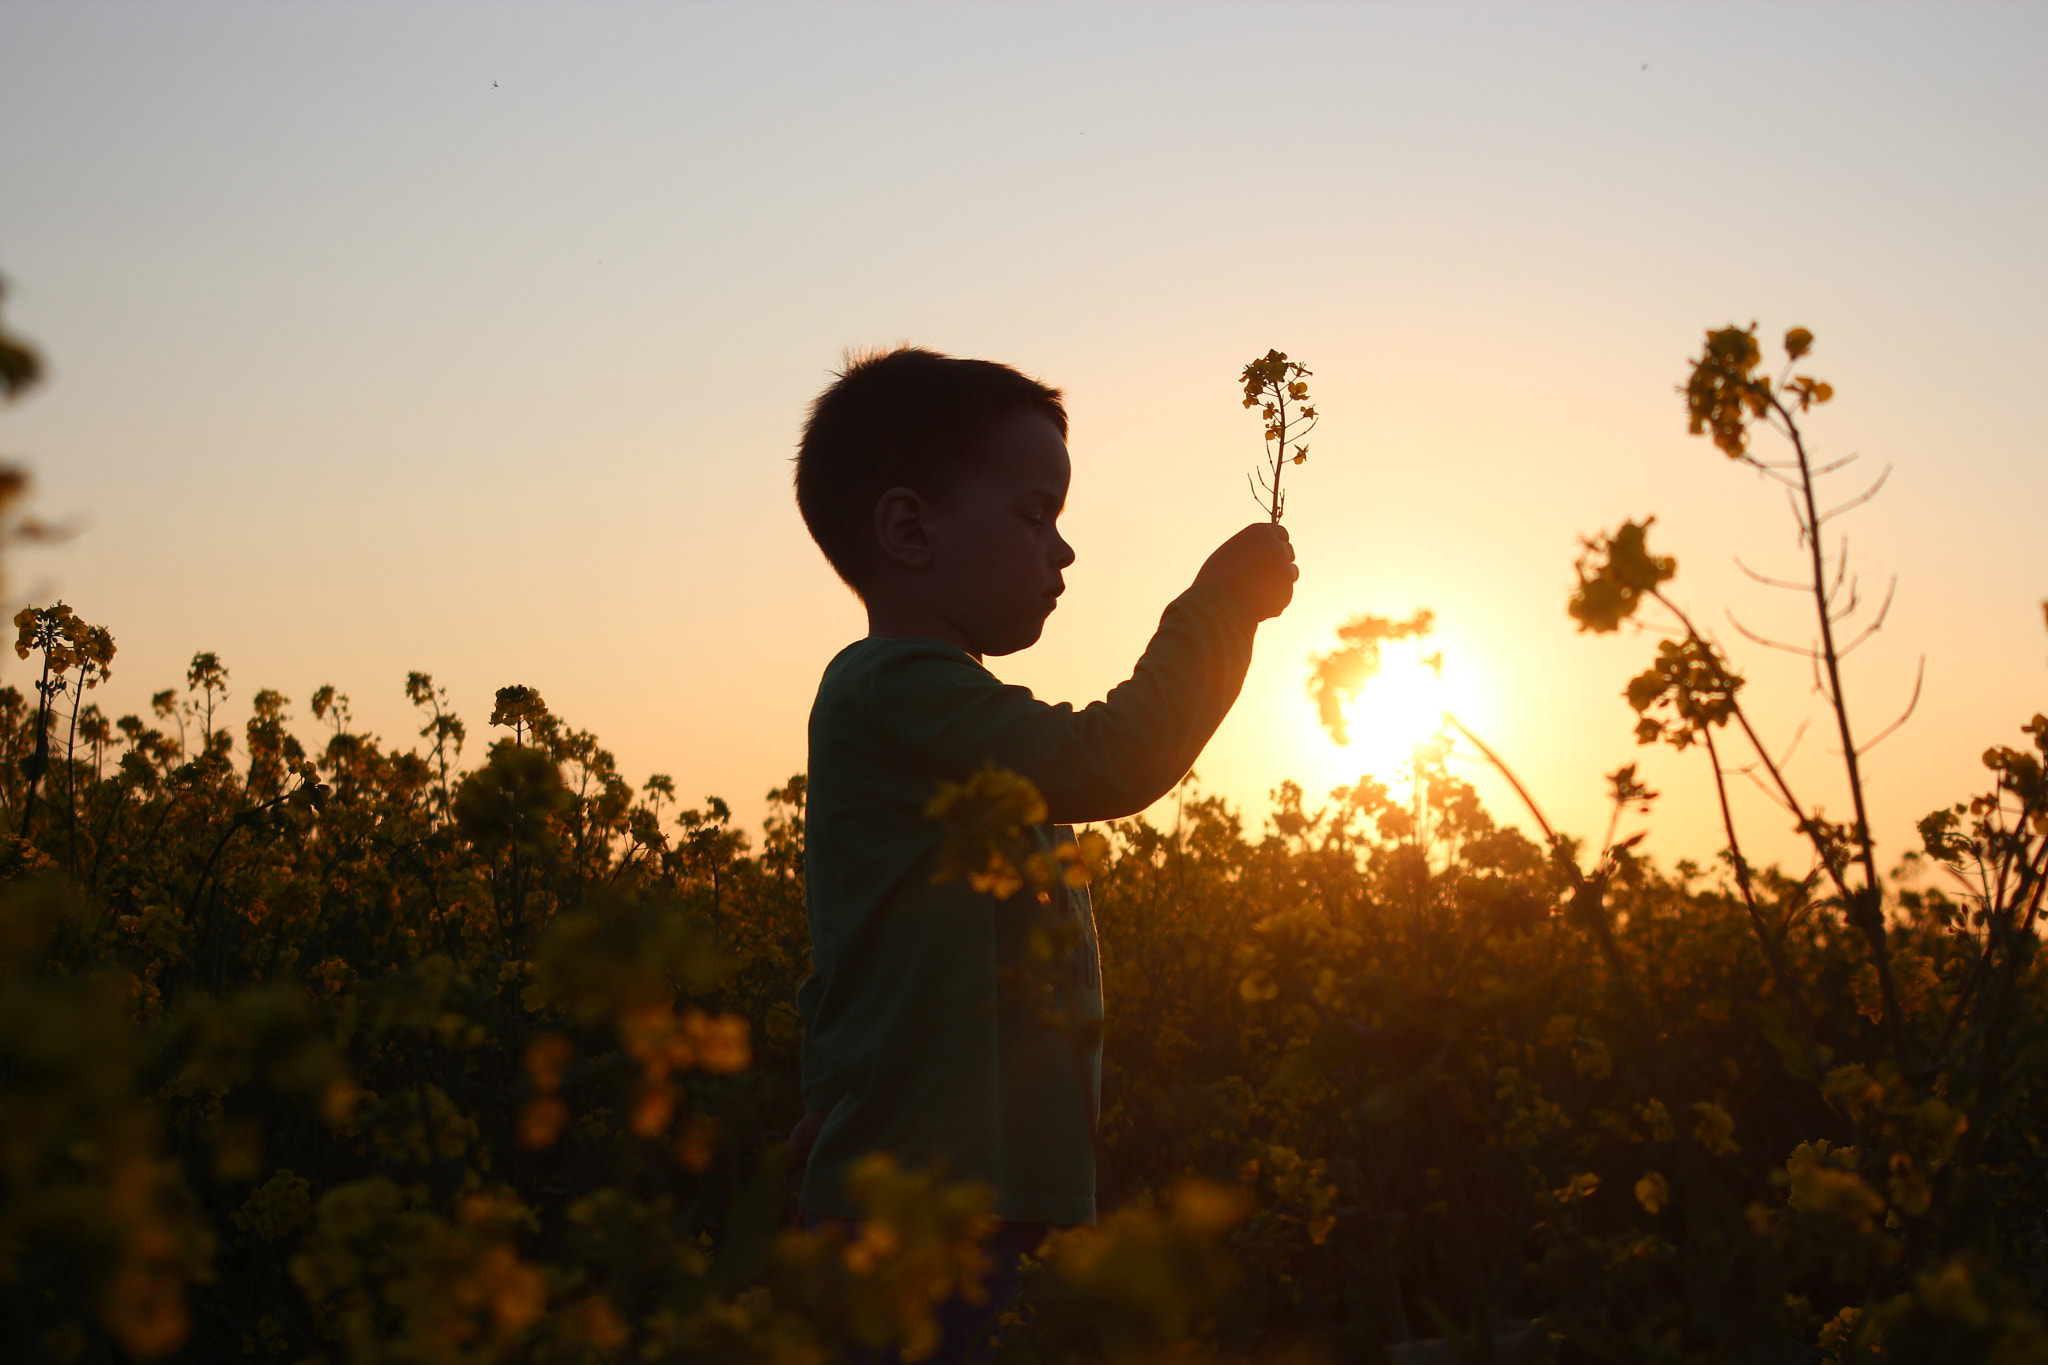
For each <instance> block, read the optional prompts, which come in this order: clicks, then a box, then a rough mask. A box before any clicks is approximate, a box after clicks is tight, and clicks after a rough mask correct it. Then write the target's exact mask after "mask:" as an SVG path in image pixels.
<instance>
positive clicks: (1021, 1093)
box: [801, 588, 1255, 1223]
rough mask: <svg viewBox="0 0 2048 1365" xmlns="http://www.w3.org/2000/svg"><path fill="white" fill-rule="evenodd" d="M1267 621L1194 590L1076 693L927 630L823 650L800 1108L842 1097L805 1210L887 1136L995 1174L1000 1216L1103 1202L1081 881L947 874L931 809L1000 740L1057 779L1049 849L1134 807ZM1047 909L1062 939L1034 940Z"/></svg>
mask: <svg viewBox="0 0 2048 1365" xmlns="http://www.w3.org/2000/svg"><path fill="white" fill-rule="evenodd" d="M1254 624H1255V620H1254V618H1252V617H1251V615H1250V614H1249V613H1248V612H1246V611H1245V610H1244V609H1243V608H1242V607H1241V606H1240V605H1239V604H1238V603H1236V602H1235V601H1234V600H1233V599H1232V598H1231V597H1230V595H1229V594H1227V593H1225V592H1222V591H1220V590H1218V589H1215V588H1196V589H1192V590H1190V591H1189V592H1188V593H1187V594H1185V595H1184V596H1183V597H1182V598H1181V599H1179V600H1178V601H1176V602H1175V603H1174V605H1173V606H1172V607H1171V608H1169V609H1168V611H1167V614H1166V616H1165V618H1164V619H1163V620H1162V622H1161V629H1160V633H1159V635H1158V636H1157V637H1156V638H1155V639H1154V641H1153V644H1152V647H1151V648H1150V649H1148V650H1147V651H1146V655H1145V659H1144V660H1143V661H1142V662H1141V664H1140V666H1139V669H1138V671H1137V673H1136V675H1134V676H1133V678H1132V679H1131V680H1130V681H1129V682H1127V683H1125V684H1124V685H1123V686H1121V687H1119V688H1118V689H1116V691H1114V692H1112V693H1111V694H1110V697H1109V698H1108V700H1106V701H1104V702H1097V703H1095V704H1094V705H1093V706H1091V707H1089V708H1088V709H1087V710H1085V711H1082V712H1080V713H1078V714H1077V713H1076V712H1074V710H1073V709H1072V708H1071V707H1068V706H1065V705H1060V706H1048V705H1046V704H1044V703H1042V702H1039V701H1037V700H1035V699H1034V698H1033V697H1032V696H1031V694H1030V692H1029V691H1027V690H1026V689H1024V688H1021V687H1008V686H1005V685H1003V684H1002V683H1000V682H998V681H997V680H996V679H995V678H994V677H992V676H991V675H990V674H989V673H988V671H987V670H986V669H984V668H983V667H982V666H981V665H980V664H979V663H978V662H976V661H975V660H974V659H973V658H972V657H971V656H970V655H968V654H967V653H966V652H964V651H963V650H961V649H959V648H958V647H956V646H953V645H949V644H946V643H945V642H943V641H938V640H930V639H919V638H909V639H902V638H881V639H868V640H863V641H860V642H859V643H857V644H854V645H851V646H849V647H848V648H847V649H845V650H844V651H842V652H841V653H840V655H839V656H838V657H837V658H836V659H834V660H833V661H832V663H831V665H830V666H829V667H828V668H827V669H826V670H825V677H824V680H823V682H822V683H821V684H820V686H819V689H818V699H817V703H816V705H815V706H814V707H813V709H812V712H811V726H810V741H811V743H810V769H809V783H810V785H809V813H808V817H807V823H806V840H807V853H806V860H805V861H806V867H805V875H806V883H807V886H808V894H809V905H810V923H811V943H812V956H813V962H814V967H815V971H814V974H813V976H812V977H811V979H810V980H809V981H807V982H806V983H805V989H804V995H803V997H802V1001H801V1003H802V1006H803V1013H804V1016H805V1020H806V1029H805V1040H804V1082H805V1083H804V1089H805V1106H806V1108H808V1109H811V1110H814V1111H819V1110H829V1111H831V1117H830V1118H829V1119H828V1120H827V1121H826V1123H825V1126H824V1129H823V1131H822V1132H821V1134H820V1135H819V1137H818V1139H817V1144H816V1146H815V1148H814V1149H813V1151H812V1154H811V1159H810V1164H809V1170H808V1173H807V1177H806V1180H805V1183H804V1193H803V1205H804V1207H805V1208H806V1209H807V1210H809V1211H811V1212H813V1213H823V1214H835V1215H845V1216H853V1215H856V1214H858V1213H859V1212H860V1209H859V1207H858V1206H857V1205H856V1204H855V1203H854V1202H852V1201H851V1200H850V1199H849V1198H848V1197H847V1195H846V1192H845V1190H844V1183H843V1182H844V1177H845V1173H846V1168H847V1167H848V1165H850V1164H851V1162H852V1161H854V1160H856V1159H857V1158H858V1157H859V1156H861V1155H863V1154H865V1153H867V1152H874V1151H882V1152H888V1153H890V1154H891V1155H893V1156H894V1157H895V1158H896V1159H897V1160H898V1161H899V1162H900V1163H901V1164H904V1165H906V1166H913V1167H919V1166H930V1165H938V1166H941V1167H943V1168H944V1169H945V1170H946V1171H947V1172H948V1174H950V1175H951V1176H954V1177H956V1178H962V1177H971V1178H978V1179H982V1180H985V1181H987V1182H989V1183H990V1184H991V1185H992V1186H993V1188H994V1190H995V1192H996V1213H997V1215H998V1216H999V1217H1002V1218H1004V1219H1008V1220H1013V1221H1022V1222H1041V1223H1085V1222H1091V1221H1093V1219H1094V1215H1095V1198H1094V1193H1095V1173H1094V1156H1093V1132H1094V1123H1095V1116H1096V1109H1097V1096H1098V1094H1099V1090H1100V1067H1101V1049H1100V1042H1099V1030H1098V1028H1097V1027H1096V1026H1097V1025H1099V1023H1100V1021H1101V1019H1102V993H1101V990H1102V988H1101V973H1100V970H1099V968H1098V965H1097V961H1096V951H1095V928H1094V919H1093V916H1092V914H1091V911H1090V905H1089V900H1088V893H1087V890H1086V888H1085V887H1083V888H1068V887H1065V886H1061V887H1058V888H1055V889H1054V890H1053V891H1052V892H1051V895H1052V896H1053V898H1054V899H1053V903H1052V904H1050V905H1047V906H1041V905H1039V904H1038V903H1037V901H1036V900H1035V898H1034V897H1032V896H1029V895H1019V896H1016V897H1013V898H1011V899H1009V900H1007V901H997V900H996V899H995V898H994V897H993V896H990V895H987V894H984V893H980V892H976V891H974V890H972V889H971V888H970V887H968V886H967V885H966V884H964V883H961V882H949V883H947V884H945V885H934V884H933V883H932V874H933V872H934V870H935V868H936V860H937V856H938V850H939V845H940V842H941V837H942V831H941V829H940V827H939V825H938V824H937V822H935V821H933V820H932V819H930V818H929V817H928V816H927V815H926V814H925V807H926V805H927V804H928V803H929V802H930V800H931V798H932V796H933V794H934V793H935V792H936V791H937V790H938V787H939V785H940V784H941V783H942V782H949V781H953V782H957V781H961V780H964V779H965V778H966V777H967V776H968V775H969V774H971V773H972V772H974V771H975V770H976V769H977V768H979V767H980V766H981V765H982V764H984V763H990V762H992V763H994V764H996V765H997V766H999V767H1002V768H1006V769H1009V770H1011V771H1013V772H1017V773H1020V774H1022V775H1023V776H1025V777H1028V778H1030V779H1031V780H1032V781H1033V782H1034V783H1035V784H1036V785H1037V786H1038V787H1039V789H1040V792H1041V794H1042V795H1043V796H1044V797H1045V799H1046V802H1047V807H1048V811H1049V814H1050V816H1051V821H1050V823H1048V824H1046V825H1040V826H1035V827H1033V828H1032V829H1031V831H1030V837H1031V838H1032V840H1033V841H1034V843H1035V845H1036V847H1037V848H1038V849H1039V850H1041V851H1043V852H1045V853H1047V854H1051V853H1052V851H1053V849H1054V847H1055V845H1056V844H1057V843H1058V842H1063V841H1066V840H1070V839H1071V837H1072V835H1071V832H1070V830H1066V829H1064V828H1063V827H1065V826H1068V825H1070V824H1071V823H1078V822H1082V821H1089V820H1101V819H1109V818H1113V817H1116V816H1121V815H1127V814H1132V813H1134V812H1136V811H1138V810H1142V809H1143V808H1144V807H1145V806H1147V805H1149V804H1151V802H1152V801H1154V800H1156V799H1157V798H1158V797H1159V796H1161V795H1163V794H1165V792H1166V791H1168V790H1170V789H1171V788H1172V786H1173V784H1174V783H1175V782H1176V781H1178V780H1179V778H1180V777H1181V775H1182V774H1184V773H1185V772H1186V771H1187V768H1188V766H1189V764H1190V763H1191V762H1192V761H1193V758H1194V756H1195V754H1196V753H1197V752H1199V750H1200V748H1201V745H1202V743H1203V742H1204V741H1206V740H1207V738H1208V736H1209V734H1210V733H1211V732H1212V731H1213V730H1214V729H1215V727H1216V724H1217V723H1218V722H1219V721H1220V720H1221V719H1222V717H1223V714H1224V712H1225V711H1227V710H1228V709H1229V706H1230V703H1231V701H1232V700H1233V699H1234V698H1235V697H1236V695H1237V689H1238V685H1239V684H1240V683H1241V681H1242V680H1243V676H1244V669H1245V665H1246V663H1247V662H1248V661H1249V659H1250V654H1251V641H1252V629H1253V626H1254ZM1034 927H1036V928H1040V929H1042V930H1044V931H1046V932H1045V933H1044V936H1043V940H1042V941H1047V942H1051V943H1053V944H1055V945H1058V950H1059V958H1058V960H1055V961H1052V962H1038V961H1032V960H1031V957H1030V939H1031V936H1032V931H1033V929H1034ZM1048 991H1049V992H1050V997H1051V998H1050V999H1048ZM1048 1006H1049V1007H1050V1008H1048Z"/></svg>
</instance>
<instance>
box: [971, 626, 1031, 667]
mask: <svg viewBox="0 0 2048 1365" xmlns="http://www.w3.org/2000/svg"><path fill="white" fill-rule="evenodd" d="M1044 634H1045V622H1043V621H1040V622H1038V623H1037V624H1036V625H1034V626H1032V627H1031V628H1030V629H1029V630H1019V631H1017V632H1015V633H1013V634H1010V635H1006V636H1003V637H1001V638H999V639H996V640H992V641H990V642H989V643H987V644H985V645H983V646H982V650H981V653H982V657H984V658H989V659H1000V658H1002V657H1003V656H1004V655H1006V654H1017V653H1021V652H1022V651H1024V650H1027V649H1029V648H1031V646H1033V645H1035V644H1037V643H1038V641H1039V637H1041V636H1042V635H1044Z"/></svg>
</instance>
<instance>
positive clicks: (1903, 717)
mask: <svg viewBox="0 0 2048 1365" xmlns="http://www.w3.org/2000/svg"><path fill="white" fill-rule="evenodd" d="M1845 652H1846V651H1845ZM1925 681H1927V656H1926V655H1925V654H1922V655H1921V656H1920V667H1919V669H1918V671H1916V672H1915V673H1914V674H1913V699H1912V700H1911V701H1909V702H1907V703H1906V709H1905V711H1903V712H1902V713H1901V714H1900V716H1899V718H1898V719H1897V720H1895V721H1893V722H1892V723H1891V724H1890V725H1887V726H1885V727H1884V729H1882V730H1879V731H1878V732H1877V734H1876V735H1875V736H1874V737H1873V738H1870V739H1866V740H1864V741H1863V745H1862V747H1861V748H1859V749H1857V751H1856V752H1857V753H1858V754H1859V755H1860V754H1867V753H1869V752H1870V751H1871V750H1872V749H1875V748H1876V747H1877V746H1878V743H1879V742H1880V741H1882V740H1883V739H1884V738H1885V737H1887V736H1888V735H1890V734H1892V733H1893V732H1894V731H1895V730H1897V729H1898V728H1899V727H1900V726H1902V725H1904V724H1905V723H1906V722H1907V721H1909V720H1911V719H1912V718H1913V708H1915V707H1917V706H1918V705H1919V704H1920V685H1921V684H1922V683H1923V682H1925Z"/></svg>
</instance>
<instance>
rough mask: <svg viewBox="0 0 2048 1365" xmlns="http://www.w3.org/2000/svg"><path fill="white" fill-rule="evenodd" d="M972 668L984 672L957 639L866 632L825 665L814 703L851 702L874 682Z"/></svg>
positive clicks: (898, 681) (900, 680)
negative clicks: (959, 644)
mask: <svg viewBox="0 0 2048 1365" xmlns="http://www.w3.org/2000/svg"><path fill="white" fill-rule="evenodd" d="M963 670H964V671H965V672H964V674H963V673H962V671H963ZM977 674H979V675H981V676H983V677H986V676H987V674H988V670H986V669H984V668H983V667H982V666H981V665H980V664H979V663H978V662H976V661H975V658H974V656H973V655H972V654H969V653H968V652H967V651H966V650H964V649H962V648H960V647H959V646H958V645H952V644H948V643H946V642H945V641H944V640H933V639H928V638H925V637H923V636H910V635H880V636H876V635H871V636H869V637H867V638H866V639H864V640H855V641H854V642H853V643H852V644H850V645H848V646H847V647H846V648H845V649H842V650H840V651H839V653H837V654H835V655H834V656H833V657H832V662H831V663H829V664H826V665H825V674H824V676H823V677H821V678H820V679H819V680H818V705H819V706H821V707H822V706H824V705H826V704H827V703H828V702H832V703H841V702H856V701H859V700H862V699H864V698H866V697H867V696H868V695H869V694H870V693H871V692H872V691H873V690H874V689H875V688H876V687H877V686H882V687H889V688H893V687H896V686H902V685H904V684H907V683H913V682H914V681H915V680H916V679H918V678H921V677H945V676H949V675H950V676H955V677H960V676H966V677H973V676H974V675H977Z"/></svg>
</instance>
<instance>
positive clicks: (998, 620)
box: [869, 411, 1074, 658]
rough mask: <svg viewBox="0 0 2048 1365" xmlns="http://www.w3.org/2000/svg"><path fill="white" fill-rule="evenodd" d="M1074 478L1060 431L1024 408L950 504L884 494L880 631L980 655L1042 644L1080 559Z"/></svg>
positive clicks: (876, 606) (987, 447)
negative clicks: (1072, 509) (1068, 536)
mask: <svg viewBox="0 0 2048 1365" xmlns="http://www.w3.org/2000/svg"><path fill="white" fill-rule="evenodd" d="M1071 478H1072V465H1071V464H1070V463H1069V461H1068V458H1067V443H1066V441H1065V439H1064V438H1063V437H1062V436H1061V435H1060V431H1059V428H1058V427H1057V426H1055V425H1054V424H1053V422H1052V420H1051V419H1050V418H1048V417H1046V416H1045V415H1043V414H1042V413H1037V412H1030V411H1020V412H1017V413H1014V414H1012V415H1011V416H1009V417H1008V418H1005V419H1004V420H1003V421H1002V422H1001V423H999V424H998V425H997V426H996V428H995V429H994V430H993V431H992V432H991V433H990V434H989V438H988V440H987V442H986V443H984V445H983V446H982V449H981V451H980V452H979V454H978V456H977V458H976V459H975V462H974V465H973V467H972V468H971V469H969V470H967V471H965V472H963V473H962V474H961V476H960V477H959V479H958V481H957V482H956V483H955V484H954V486H953V488H952V490H951V492H950V493H949V494H948V495H947V496H945V497H944V498H941V499H938V500H931V499H927V498H925V497H923V496H922V495H920V494H918V493H916V492H915V491H913V490H911V489H907V488H893V489H890V490H889V491H888V492H887V493H885V494H883V495H882V498H881V499H880V501H879V502H878V503H877V505H876V508H875V531H876V534H877V536H878V537H879V538H880V540H881V543H882V551H883V555H884V557H885V559H886V560H887V561H889V571H888V572H887V573H885V575H884V576H883V578H882V580H881V581H880V582H878V583H876V584H875V590H874V591H873V592H872V593H871V594H870V600H869V611H870V617H871V620H872V622H873V624H874V628H875V633H878V634H887V635H905V634H916V635H927V636H931V637H934V638H937V639H943V640H947V641H949V642H950V643H952V644H956V645H959V646H960V647H961V648H962V649H964V650H966V651H967V652H968V653H970V654H972V655H974V656H976V657H977V658H979V657H982V656H984V655H992V654H993V655H1000V654H1014V653H1016V652H1017V651H1018V650H1020V649H1024V648H1026V647H1028V646H1030V645H1032V644H1035V643H1037V641H1038V637H1039V635H1040V634H1041V633H1042V632H1043V631H1044V629H1045V618H1046V617H1047V616H1049V615H1051V614H1052V610H1053V607H1054V605H1055V601H1056V599H1057V598H1058V597H1059V595H1060V593H1061V592H1063V591H1065V588H1066V583H1065V580H1064V579H1063V578H1062V577H1061V572H1060V571H1061V570H1063V569H1065V568H1066V567H1067V566H1068V565H1069V564H1072V563H1073V562H1074V551H1073V549H1072V547H1070V546H1069V545H1068V544H1067V542H1066V541H1065V540H1063V539H1061V537H1060V533H1059V528H1058V521H1059V515H1060V512H1061V510H1062V509H1064V508H1065V506H1066V502H1067V485H1068V483H1069V481H1070V480H1071Z"/></svg>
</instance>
